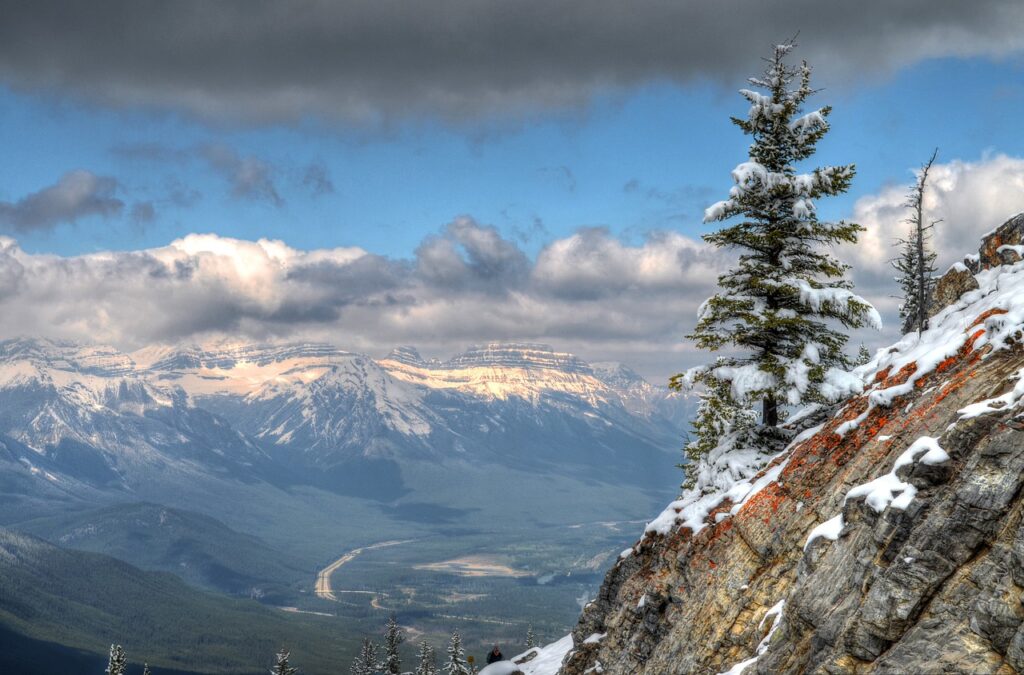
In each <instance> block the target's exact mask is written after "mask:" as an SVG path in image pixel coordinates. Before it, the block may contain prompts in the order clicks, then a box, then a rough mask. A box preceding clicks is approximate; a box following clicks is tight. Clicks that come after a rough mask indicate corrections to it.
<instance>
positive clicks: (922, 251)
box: [892, 149, 939, 333]
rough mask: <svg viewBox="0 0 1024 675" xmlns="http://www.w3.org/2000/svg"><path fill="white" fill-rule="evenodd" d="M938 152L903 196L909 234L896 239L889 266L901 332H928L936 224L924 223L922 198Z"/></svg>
mask: <svg viewBox="0 0 1024 675" xmlns="http://www.w3.org/2000/svg"><path fill="white" fill-rule="evenodd" d="M938 154H939V151H938V149H936V150H935V152H933V153H932V156H931V158H930V159H929V160H928V161H927V163H925V164H924V165H923V166H922V167H921V171H920V172H918V174H917V181H916V182H915V183H914V186H913V187H912V188H910V192H909V193H908V194H907V201H906V202H905V203H904V206H905V207H907V208H909V209H910V212H911V214H910V217H909V218H907V219H906V221H905V222H906V223H907V224H908V225H910V234H909V236H908V237H907V238H906V239H899V240H898V241H897V244H898V245H899V247H900V255H899V257H898V258H896V260H894V261H893V263H892V266H893V267H894V268H895V269H896V272H897V273H898V276H897V277H896V282H897V283H898V284H899V286H900V297H901V298H902V300H903V302H902V304H900V318H901V319H903V332H904V333H909V332H910V331H917V332H919V333H920V332H921V331H923V330H925V329H926V328H928V307H929V305H931V300H932V292H933V291H934V290H935V251H934V250H932V247H931V243H930V242H931V234H932V230H933V229H934V228H935V225H936V224H937V223H938V222H939V221H937V220H933V221H932V222H930V223H927V224H925V222H924V195H925V189H926V188H927V185H928V174H929V172H930V171H931V169H932V164H934V163H935V158H936V157H937V156H938Z"/></svg>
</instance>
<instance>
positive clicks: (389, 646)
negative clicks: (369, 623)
mask: <svg viewBox="0 0 1024 675" xmlns="http://www.w3.org/2000/svg"><path fill="white" fill-rule="evenodd" d="M403 642H405V635H403V634H402V628H401V627H400V626H399V625H398V621H397V620H396V619H395V615H394V614H392V615H391V616H389V617H388V623H387V631H386V632H385V633H384V667H383V671H384V672H385V673H387V674H388V675H401V672H402V659H401V657H399V655H398V647H399V646H400V645H401V644H402V643H403Z"/></svg>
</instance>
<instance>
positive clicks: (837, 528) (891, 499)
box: [804, 436, 949, 551]
mask: <svg viewBox="0 0 1024 675" xmlns="http://www.w3.org/2000/svg"><path fill="white" fill-rule="evenodd" d="M948 461H949V454H948V453H946V451H945V450H943V449H942V448H941V447H940V446H939V439H937V438H932V437H931V436H922V437H921V438H919V439H917V440H916V441H914V442H913V443H911V444H910V447H909V448H907V449H906V450H904V451H903V454H901V455H900V456H899V457H897V458H896V462H895V463H894V464H893V467H892V470H891V471H889V473H886V474H883V475H882V476H879V477H878V478H876V479H874V480H872V481H869V482H867V483H864V484H862V485H858V486H856V487H854V488H852V489H850V490H849V491H848V492H847V493H846V496H845V497H844V498H843V505H844V506H845V505H846V502H848V501H849V500H851V499H860V498H862V497H863V498H864V502H865V503H866V504H867V505H868V506H870V507H871V508H872V509H873V510H874V511H876V512H877V513H881V512H882V511H884V510H885V509H886V507H891V508H894V509H897V510H900V511H905V510H906V508H907V507H908V506H910V502H911V501H913V499H914V497H916V496H917V488H916V487H914V486H913V485H912V484H910V483H907V482H905V481H903V480H901V479H900V478H899V476H898V475H897V472H898V471H899V470H900V469H901V468H903V467H905V466H909V465H910V464H913V463H914V462H920V463H921V464H926V465H929V466H933V465H936V464H942V463H943V462H948ZM844 524H845V523H844V522H843V515H842V514H841V513H840V514H839V515H837V516H835V517H834V518H831V519H829V520H826V521H825V522H824V523H822V524H820V525H818V526H817V527H815V528H814V529H813V530H811V533H810V534H809V535H808V536H807V543H805V544H804V551H806V550H807V549H808V548H810V546H811V544H812V543H814V541H815V540H816V539H820V538H825V539H829V540H831V541H835V540H837V539H839V535H840V534H841V533H842V531H843V526H844Z"/></svg>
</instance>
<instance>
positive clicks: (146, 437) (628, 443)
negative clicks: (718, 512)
mask: <svg viewBox="0 0 1024 675" xmlns="http://www.w3.org/2000/svg"><path fill="white" fill-rule="evenodd" d="M687 405H688V402H687V401H686V400H685V399H681V398H678V397H673V396H671V395H670V394H669V393H668V392H667V390H664V389H659V388H656V387H654V386H652V385H650V384H649V383H647V382H645V381H644V380H643V379H642V378H640V377H639V376H638V375H636V373H633V372H632V371H630V370H629V369H627V368H625V367H623V366H620V365H618V364H601V365H600V366H598V367H592V366H590V365H589V364H587V363H585V362H584V361H582V360H580V359H578V358H576V357H575V356H573V355H571V354H567V353H561V352H557V351H554V350H552V349H550V348H548V347H546V346H544V345H536V344H499V343H494V344H488V345H484V346H480V347H474V348H471V349H469V350H468V351H466V352H465V353H463V354H460V355H458V356H455V357H454V358H452V359H450V360H448V361H444V362H442V361H438V360H430V361H428V360H425V359H423V358H422V357H420V355H419V354H418V353H417V351H416V350H415V349H414V348H412V347H403V348H400V349H396V350H394V351H393V352H392V353H391V354H389V355H388V356H387V357H386V358H383V359H379V360H375V359H372V358H370V357H368V356H364V355H361V354H355V353H351V352H346V351H343V350H341V349H338V348H336V347H334V346H331V345H326V344H315V343H298V344H283V345H282V344H272V345H259V344H249V343H217V344H210V345H200V346H186V347H181V348H149V349H144V350H140V351H138V352H134V353H132V354H124V353H121V352H118V351H117V350H115V349H113V348H109V347H93V346H80V345H73V344H67V343H55V342H48V341H45V340H12V341H7V342H3V343H0V439H8V440H9V441H11V443H10V446H11V447H17V448H25V449H27V450H25V451H22V452H20V453H19V459H18V461H19V462H20V463H21V464H22V465H23V466H24V467H30V469H29V470H34V471H35V473H37V474H38V475H41V476H44V477H48V479H49V480H51V481H54V482H60V481H61V480H64V479H66V478H67V479H75V480H83V481H85V482H87V483H89V484H92V485H98V486H113V485H129V484H131V483H132V482H133V479H132V477H133V476H141V475H143V474H147V475H151V474H152V469H154V468H160V469H161V470H165V469H166V468H168V467H170V468H172V469H173V470H175V471H186V470H187V471H206V472H214V473H226V474H229V475H230V474H232V473H233V472H236V473H238V474H240V475H242V474H247V475H248V474H252V475H258V474H259V473H260V471H261V469H264V468H266V467H268V466H270V464H271V463H273V464H274V465H276V466H281V467H284V468H285V469H286V472H287V473H288V475H289V480H300V481H307V482H310V483H315V484H321V485H323V486H326V487H330V488H332V489H342V490H343V491H351V490H356V492H360V491H362V490H364V489H365V488H366V487H367V485H369V484H372V483H374V482H379V481H381V480H384V479H385V478H386V479H387V480H390V481H391V482H393V483H397V484H399V485H401V483H402V480H401V478H400V474H401V467H402V466H403V463H404V462H406V461H415V460H429V461H432V462H468V463H470V464H475V465H479V464H505V465H514V466H516V467H518V468H527V469H538V470H543V469H549V468H551V467H552V466H555V465H562V466H565V465H573V466H576V467H577V470H578V471H580V472H581V473H582V474H584V475H587V476H591V477H596V478H600V477H605V474H607V475H608V476H611V475H615V476H616V477H617V478H622V477H623V476H626V478H627V479H629V478H630V477H632V478H633V479H635V480H636V481H637V482H643V480H644V479H643V476H644V475H645V473H650V472H651V469H652V467H653V466H655V465H657V466H660V465H663V464H667V462H666V458H665V453H667V452H674V451H675V450H676V448H677V447H678V444H679V437H680V431H681V428H680V427H681V424H680V420H681V419H683V418H685V414H686V409H687ZM8 450H9V451H10V452H13V451H12V450H10V448H8ZM371 492H372V490H371Z"/></svg>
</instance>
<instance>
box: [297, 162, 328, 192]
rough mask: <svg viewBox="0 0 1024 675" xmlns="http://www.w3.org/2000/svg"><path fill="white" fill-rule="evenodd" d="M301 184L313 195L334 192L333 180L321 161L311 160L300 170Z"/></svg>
mask: <svg viewBox="0 0 1024 675" xmlns="http://www.w3.org/2000/svg"><path fill="white" fill-rule="evenodd" d="M302 185H303V187H305V188H307V189H308V190H309V191H310V193H311V194H312V195H313V196H314V197H323V196H324V195H329V194H334V182H333V181H332V180H331V174H330V172H329V171H328V170H327V167H326V166H325V165H324V164H323V162H311V163H310V164H308V165H307V166H306V168H305V170H303V172H302Z"/></svg>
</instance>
